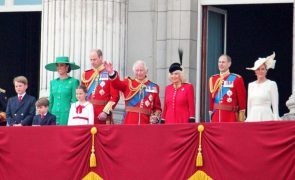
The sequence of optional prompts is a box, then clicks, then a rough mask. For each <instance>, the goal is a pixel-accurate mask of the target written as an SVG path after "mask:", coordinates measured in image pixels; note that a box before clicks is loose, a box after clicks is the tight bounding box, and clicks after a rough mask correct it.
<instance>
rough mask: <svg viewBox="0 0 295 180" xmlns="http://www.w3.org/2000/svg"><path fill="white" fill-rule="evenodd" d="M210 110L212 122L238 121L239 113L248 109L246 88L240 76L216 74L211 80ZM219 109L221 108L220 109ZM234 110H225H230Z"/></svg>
mask: <svg viewBox="0 0 295 180" xmlns="http://www.w3.org/2000/svg"><path fill="white" fill-rule="evenodd" d="M209 105H210V107H209V110H210V111H212V112H213V114H212V116H211V121H212V122H235V121H238V114H237V113H238V111H241V110H243V111H245V109H246V88H245V85H244V80H243V78H242V77H241V76H240V75H237V74H233V73H227V74H226V75H224V76H223V77H221V76H220V74H216V75H213V76H211V77H210V79H209ZM218 107H219V108H218ZM230 108H232V109H233V110H224V109H230Z"/></svg>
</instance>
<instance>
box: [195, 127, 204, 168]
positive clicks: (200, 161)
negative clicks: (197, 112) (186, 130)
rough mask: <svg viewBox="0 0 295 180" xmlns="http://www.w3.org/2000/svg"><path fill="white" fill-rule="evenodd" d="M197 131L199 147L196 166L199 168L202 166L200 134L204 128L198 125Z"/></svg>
mask: <svg viewBox="0 0 295 180" xmlns="http://www.w3.org/2000/svg"><path fill="white" fill-rule="evenodd" d="M198 131H199V133H200V136H199V147H198V155H197V160H196V166H197V167H201V166H203V155H202V132H203V131H204V126H203V125H202V124H200V125H199V126H198Z"/></svg>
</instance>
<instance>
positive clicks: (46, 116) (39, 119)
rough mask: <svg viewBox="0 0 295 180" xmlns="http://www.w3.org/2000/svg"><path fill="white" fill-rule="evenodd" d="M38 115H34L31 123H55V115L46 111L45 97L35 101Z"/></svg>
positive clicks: (47, 104)
mask: <svg viewBox="0 0 295 180" xmlns="http://www.w3.org/2000/svg"><path fill="white" fill-rule="evenodd" d="M36 107H37V112H38V115H35V117H34V119H33V125H37V126H38V125H40V126H45V125H56V117H55V115H53V114H51V113H50V112H48V107H49V100H48V99H47V98H45V97H42V98H40V99H38V101H37V102H36Z"/></svg>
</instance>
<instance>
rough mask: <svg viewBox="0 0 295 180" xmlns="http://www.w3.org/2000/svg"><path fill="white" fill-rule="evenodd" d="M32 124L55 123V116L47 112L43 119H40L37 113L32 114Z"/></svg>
mask: <svg viewBox="0 0 295 180" xmlns="http://www.w3.org/2000/svg"><path fill="white" fill-rule="evenodd" d="M33 125H40V126H44V125H56V117H55V115H53V114H51V113H50V112H47V114H46V116H44V119H41V116H40V115H39V114H38V115H36V116H34V119H33Z"/></svg>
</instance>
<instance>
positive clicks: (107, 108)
mask: <svg viewBox="0 0 295 180" xmlns="http://www.w3.org/2000/svg"><path fill="white" fill-rule="evenodd" d="M114 104H115V102H113V101H109V102H108V103H107V104H106V105H105V107H104V108H103V112H105V113H107V114H110V112H111V111H112V110H113V105H114Z"/></svg>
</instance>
